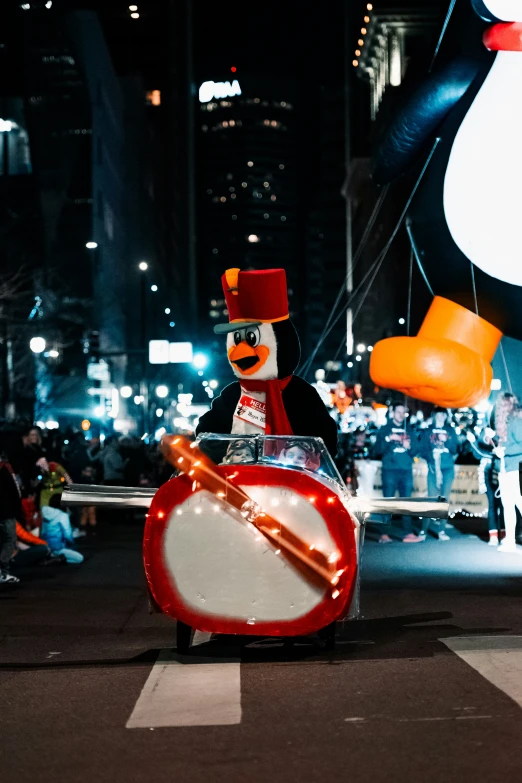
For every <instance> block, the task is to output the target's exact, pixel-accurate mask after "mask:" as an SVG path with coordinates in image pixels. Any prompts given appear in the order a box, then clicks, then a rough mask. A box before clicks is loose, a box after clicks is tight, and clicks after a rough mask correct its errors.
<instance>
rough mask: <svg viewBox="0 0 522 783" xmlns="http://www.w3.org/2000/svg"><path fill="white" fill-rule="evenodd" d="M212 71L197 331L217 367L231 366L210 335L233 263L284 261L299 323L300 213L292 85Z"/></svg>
mask: <svg viewBox="0 0 522 783" xmlns="http://www.w3.org/2000/svg"><path fill="white" fill-rule="evenodd" d="M231 67H232V68H234V71H235V67H234V66H231ZM236 77H237V78H236ZM214 78H215V79H218V80H217V81H214V80H212V81H210V80H206V81H205V82H202V83H201V85H200V87H199V92H198V98H199V101H198V103H199V106H198V112H197V123H198V130H199V134H198V145H197V149H196V156H197V157H196V160H197V171H198V174H197V179H196V182H197V202H196V203H197V207H198V248H197V251H198V268H199V275H198V278H199V286H198V296H199V331H200V335H201V341H202V343H204V342H206V343H207V346H208V347H209V348H210V351H211V353H212V362H213V364H214V366H215V368H216V370H218V369H219V370H220V371H221V372H222V373H226V356H225V351H224V347H223V344H222V343H223V341H222V340H220V341H219V340H216V339H212V328H213V326H214V325H215V324H216V323H218V322H220V321H223V320H226V317H227V311H226V309H225V302H224V298H223V290H222V287H221V276H222V274H223V272H224V271H225V269H228V268H230V267H239V268H241V269H251V268H254V269H263V268H270V267H284V268H285V269H286V271H287V279H288V288H289V295H290V309H291V314H292V318H294V319H295V320H296V322H298V321H299V319H300V316H301V309H302V307H303V301H304V293H303V289H304V286H303V279H302V275H301V274H300V273H299V259H300V252H301V247H300V231H301V229H302V226H303V214H302V201H301V199H300V195H299V188H298V181H299V180H298V176H299V174H298V151H297V140H296V135H297V134H296V110H295V91H294V90H293V88H292V85H290V84H287V83H285V82H284V81H279V80H277V81H276V80H270V79H269V78H266V79H265V78H259V77H257V76H256V75H255V74H248V73H247V74H243V73H239V74H236V73H234V72H231V71H229V74H224V75H223V77H222V79H221V80H219V78H218V77H217V76H216V75H214Z"/></svg>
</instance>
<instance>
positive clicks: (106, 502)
mask: <svg viewBox="0 0 522 783" xmlns="http://www.w3.org/2000/svg"><path fill="white" fill-rule="evenodd" d="M156 492H157V489H153V488H151V487H143V488H136V487H101V486H98V485H97V484H92V485H91V484H68V485H67V486H66V487H65V489H64V491H63V494H62V503H63V505H64V506H69V507H70V508H74V507H78V506H97V507H101V508H116V509H117V508H149V507H150V504H151V503H152V499H153V497H154V495H155V494H156ZM346 502H347V505H348V508H349V509H350V510H351V511H352V513H354V514H357V515H366V514H368V515H379V514H402V515H403V516H413V517H428V518H430V519H447V518H448V516H449V503H448V502H446V501H445V500H444V499H442V498H362V497H353V498H349V499H348V500H347V501H346Z"/></svg>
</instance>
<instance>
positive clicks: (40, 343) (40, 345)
mask: <svg viewBox="0 0 522 783" xmlns="http://www.w3.org/2000/svg"><path fill="white" fill-rule="evenodd" d="M29 348H30V349H31V351H32V352H33V353H43V352H44V351H45V340H44V338H43V337H32V338H31V340H30V341H29Z"/></svg>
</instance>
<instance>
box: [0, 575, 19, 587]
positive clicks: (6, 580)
mask: <svg viewBox="0 0 522 783" xmlns="http://www.w3.org/2000/svg"><path fill="white" fill-rule="evenodd" d="M19 581H20V580H19V579H18V577H17V576H13V575H12V574H0V585H17V584H18V582H19Z"/></svg>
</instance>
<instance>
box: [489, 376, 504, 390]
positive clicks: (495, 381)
mask: <svg viewBox="0 0 522 783" xmlns="http://www.w3.org/2000/svg"><path fill="white" fill-rule="evenodd" d="M501 388H502V381H501V380H500V378H492V379H491V391H500V390H501Z"/></svg>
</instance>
